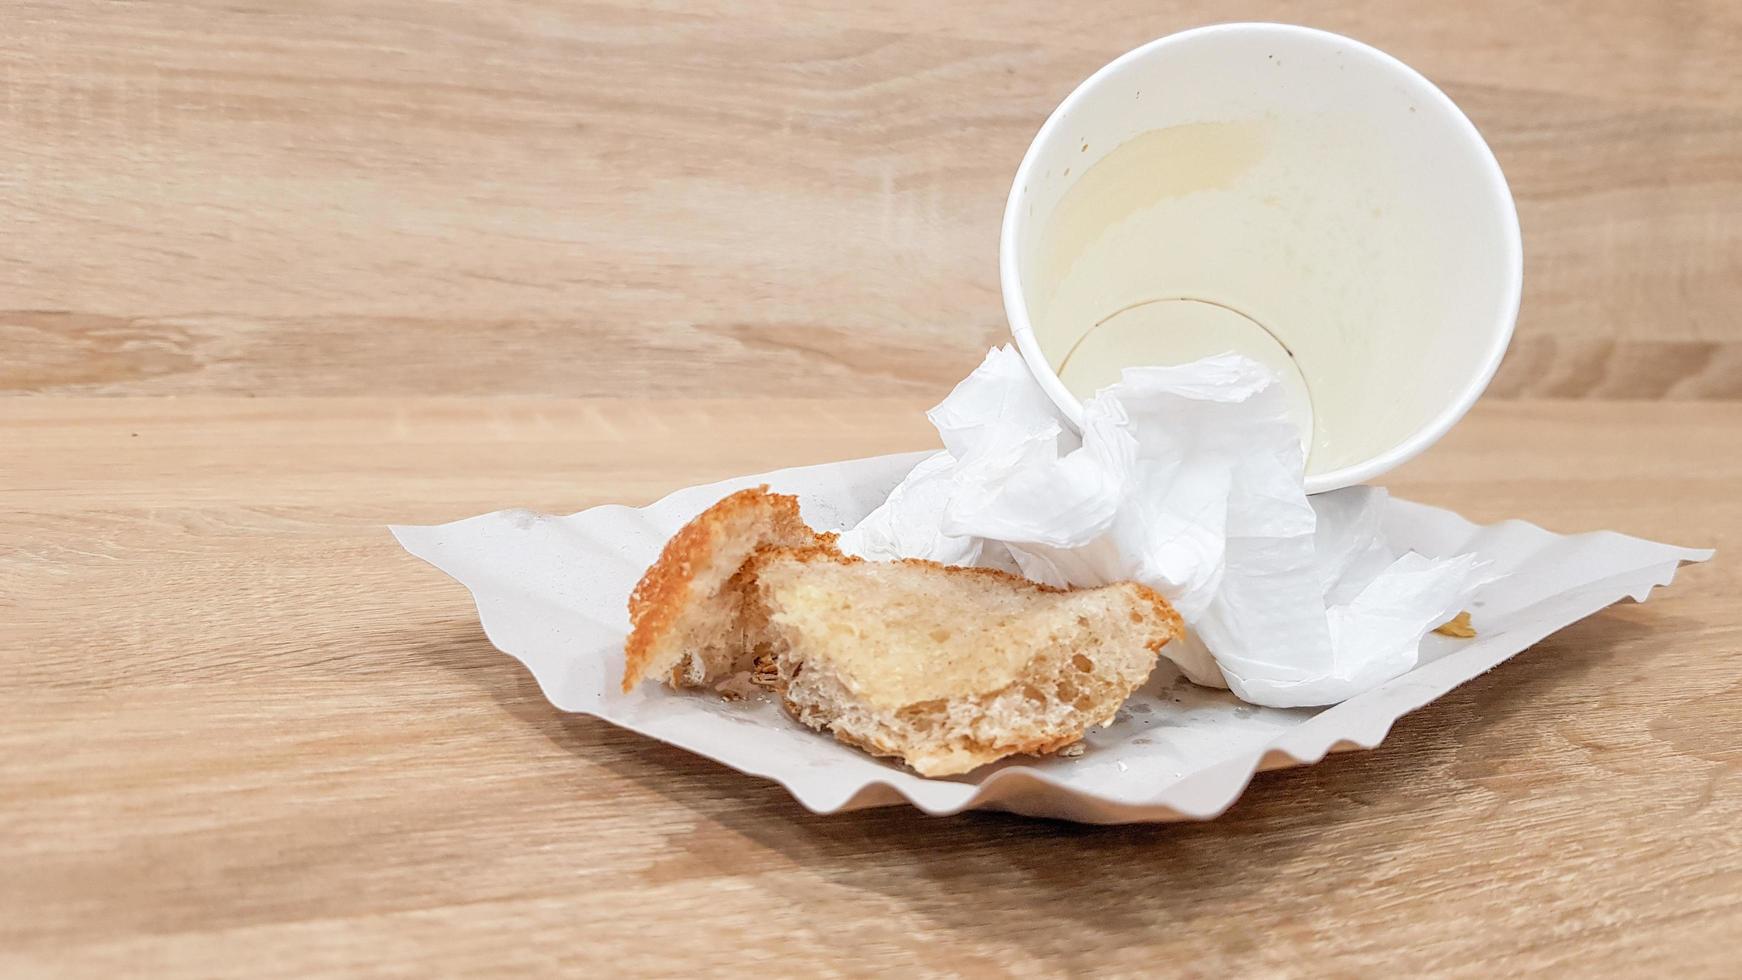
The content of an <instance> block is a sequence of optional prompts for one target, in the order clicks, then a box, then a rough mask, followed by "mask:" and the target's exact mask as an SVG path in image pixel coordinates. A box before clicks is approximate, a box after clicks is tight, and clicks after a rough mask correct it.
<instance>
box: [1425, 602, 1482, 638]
mask: <svg viewBox="0 0 1742 980" xmlns="http://www.w3.org/2000/svg"><path fill="white" fill-rule="evenodd" d="M1434 632H1435V633H1438V634H1440V635H1441V636H1455V637H1457V638H1458V639H1460V640H1468V639H1470V638H1471V637H1473V636H1475V635H1476V627H1474V626H1471V625H1470V612H1469V610H1467V609H1466V610H1465V611H1463V612H1461V613H1459V614H1457V615H1456V616H1453V617H1452V619H1451V622H1448V623H1441V624H1440V625H1438V626H1436V627H1434Z"/></svg>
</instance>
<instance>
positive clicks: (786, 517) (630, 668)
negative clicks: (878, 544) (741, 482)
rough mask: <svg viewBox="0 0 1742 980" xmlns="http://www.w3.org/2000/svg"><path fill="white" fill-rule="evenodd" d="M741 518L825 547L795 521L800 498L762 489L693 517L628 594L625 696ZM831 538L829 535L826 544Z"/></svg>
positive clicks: (771, 533)
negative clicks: (698, 580)
mask: <svg viewBox="0 0 1742 980" xmlns="http://www.w3.org/2000/svg"><path fill="white" fill-rule="evenodd" d="M745 519H755V520H758V521H760V522H761V524H760V527H761V528H762V530H763V531H764V533H766V534H767V535H768V537H769V539H770V540H791V539H802V538H804V537H811V538H815V539H816V540H818V541H819V544H818V545H817V546H816V547H824V546H825V543H822V542H824V539H823V538H822V536H819V535H817V534H815V532H813V531H811V529H810V528H809V526H807V525H806V524H805V522H804V519H803V518H801V517H800V516H799V510H798V498H797V497H794V496H791V495H789V494H781V493H769V492H768V487H767V486H766V485H763V486H758V487H751V488H750V489H748V490H740V491H738V492H737V493H734V494H730V495H728V496H726V497H724V498H723V499H721V500H720V501H719V502H718V503H716V504H714V505H713V506H712V507H709V508H708V509H707V510H704V511H702V512H701V513H700V514H698V515H696V517H695V519H693V520H691V521H690V522H689V523H688V524H685V525H684V526H683V527H682V528H681V529H680V530H679V531H678V532H677V533H676V534H674V535H672V537H671V540H670V541H667V542H666V543H665V547H664V548H663V549H662V550H661V551H660V553H659V558H658V559H657V560H656V561H654V563H653V564H652V565H651V566H649V567H648V569H647V572H646V574H644V575H642V576H641V581H640V582H639V583H637V584H636V586H635V591H633V592H631V593H630V594H629V623H630V632H629V639H628V640H627V641H626V642H625V643H624V644H623V691H624V693H628V692H629V691H630V690H632V689H633V688H634V687H635V685H637V684H639V683H641V681H642V679H643V678H644V677H646V676H647V674H648V672H649V670H650V669H651V668H652V667H653V663H652V660H653V654H654V650H655V648H656V647H657V645H658V644H659V642H660V641H661V640H663V639H664V638H665V637H666V635H667V634H668V633H669V632H670V631H671V629H672V627H673V626H674V625H675V624H676V622H677V620H678V617H679V615H680V614H681V613H682V612H683V610H684V607H685V606H686V604H688V603H689V602H690V601H691V599H692V597H691V595H690V585H691V583H693V582H694V581H695V578H696V575H697V574H698V573H699V572H701V571H702V570H703V569H706V568H708V567H709V564H710V563H711V562H712V561H713V560H714V556H715V552H716V551H717V549H719V547H720V546H721V545H722V544H724V543H726V542H725V536H726V534H727V532H728V529H729V528H730V527H732V526H733V525H736V524H739V523H741V522H742V521H744V520H745ZM832 539H833V536H832V535H831V536H829V539H828V540H829V541H832Z"/></svg>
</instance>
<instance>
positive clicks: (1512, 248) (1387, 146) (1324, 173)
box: [999, 24, 1523, 493]
mask: <svg viewBox="0 0 1742 980" xmlns="http://www.w3.org/2000/svg"><path fill="white" fill-rule="evenodd" d="M999 262H1000V266H1001V274H1002V281H1003V289H1004V304H1005V309H1006V311H1007V312H1008V314H1009V317H1010V325H1011V329H1012V331H1013V333H1014V334H1015V338H1016V342H1017V346H1018V347H1019V348H1020V349H1021V351H1022V355H1023V357H1024V358H1025V359H1026V360H1027V362H1028V365H1029V367H1030V368H1031V369H1032V370H1033V371H1034V373H1035V376H1036V377H1037V378H1039V380H1040V383H1041V385H1042V386H1043V387H1044V388H1045V389H1046V391H1047V393H1048V394H1049V395H1050V396H1051V397H1052V399H1053V401H1055V402H1056V403H1057V404H1058V405H1059V407H1060V408H1061V409H1062V410H1063V411H1064V412H1065V414H1066V415H1067V416H1068V417H1070V418H1071V419H1072V420H1073V421H1079V420H1080V419H1081V416H1082V402H1081V400H1082V399H1084V398H1087V397H1088V396H1090V395H1092V394H1093V393H1094V392H1095V391H1096V390H1097V389H1099V388H1101V387H1104V386H1106V385H1108V384H1111V383H1112V382H1114V381H1117V380H1118V377H1119V371H1120V370H1121V369H1122V368H1125V367H1132V366H1138V365H1146V364H1180V363H1184V362H1187V361H1191V360H1195V359H1197V358H1199V357H1203V356H1207V355H1210V354H1217V353H1221V352H1224V351H1235V352H1237V353H1241V354H1245V355H1248V356H1250V357H1252V358H1254V359H1256V360H1258V361H1261V362H1263V363H1264V364H1266V365H1269V366H1270V367H1271V368H1272V369H1274V370H1275V371H1276V372H1277V374H1278V375H1279V376H1281V378H1282V379H1283V383H1284V385H1285V386H1286V388H1287V390H1288V393H1289V396H1290V405H1291V408H1292V410H1293V412H1294V415H1295V417H1296V419H1297V420H1298V421H1299V422H1300V423H1301V428H1302V433H1303V444H1304V445H1305V447H1306V450H1307V462H1306V473H1307V490H1308V491H1309V492H1314V493H1316V492H1319V491H1323V490H1331V489H1335V488H1337V487H1343V486H1348V485H1350V484H1354V483H1360V482H1362V481H1364V480H1368V479H1371V478H1372V477H1375V476H1377V475H1379V474H1381V473H1383V472H1385V471H1387V470H1389V469H1391V468H1392V467H1394V466H1396V465H1397V464H1399V463H1401V462H1403V461H1404V460H1406V459H1409V458H1410V457H1411V456H1414V455H1415V454H1416V453H1419V452H1421V451H1422V450H1423V449H1426V448H1427V447H1428V446H1429V445H1431V444H1432V443H1433V442H1434V441H1435V440H1437V439H1438V438H1439V437H1440V436H1442V435H1444V434H1445V432H1446V430H1448V429H1450V428H1451V427H1452V425H1453V424H1454V423H1455V422H1457V420H1458V419H1459V418H1461V417H1462V416H1463V414H1464V413H1465V412H1466V411H1468V410H1469V408H1470V406H1471V405H1472V404H1473V403H1474V402H1475V401H1476V399H1477V397H1478V396H1480V395H1481V393H1482V389H1483V388H1485V387H1487V384H1488V381H1489V379H1490V378H1492V377H1493V376H1494V370H1495V368H1497V367H1498V366H1499V364H1500V358H1501V356H1502V355H1503V354H1504V353H1505V351H1506V345H1507V343H1508V341H1509V340H1510V339H1511V337H1512V327H1513V323H1514V321H1515V320H1516V319H1517V316H1518V299H1519V293H1520V289H1521V287H1522V283H1523V251H1522V246H1521V243H1520V240H1519V230H1518V213H1517V210H1516V209H1515V208H1514V206H1513V202H1512V195H1511V192H1510V191H1509V190H1508V189H1507V186H1506V179H1505V177H1504V176H1502V175H1501V173H1500V166H1499V164H1498V163H1496V162H1495V160H1494V154H1493V153H1492V152H1491V151H1490V150H1489V149H1488V145H1487V144H1486V143H1484V142H1483V141H1482V137H1481V135H1480V134H1478V133H1477V132H1476V127H1475V126H1473V125H1471V123H1470V120H1469V119H1467V118H1466V117H1465V116H1464V114H1463V113H1462V112H1460V111H1459V110H1458V107H1457V106H1456V105H1453V104H1452V101H1451V99H1449V98H1447V97H1446V96H1445V94H1444V93H1442V92H1441V91H1440V90H1439V89H1437V88H1435V87H1434V86H1433V84H1432V83H1430V82H1429V81H1428V80H1427V79H1425V78H1423V77H1422V76H1421V75H1420V74H1418V73H1416V72H1415V71H1414V70H1412V69H1411V68H1409V67H1408V66H1407V65H1405V64H1403V63H1402V62H1400V61H1398V60H1397V59H1395V58H1392V57H1391V56H1389V55H1387V54H1384V53H1383V52H1380V51H1378V50H1376V49H1374V48H1371V47H1368V46H1367V45H1365V44H1361V43H1359V42H1357V41H1352V40H1350V39H1348V38H1345V37H1340V36H1338V35H1335V34H1328V33H1325V32H1323V31H1315V30H1309V29H1307V28H1302V27H1289V26H1284V25H1279V24H1226V25H1221V26H1216V27H1206V28H1201V29H1198V30H1192V31H1186V32H1184V33H1182V34H1175V35H1172V36H1171V37H1165V38H1162V39H1161V40H1158V41H1154V42H1151V43H1149V44H1146V45H1144V46H1143V47H1141V48H1138V49H1137V50H1135V51H1132V52H1130V53H1128V54H1126V55H1124V56H1123V57H1120V58H1119V59H1118V60H1116V61H1114V62H1113V63H1112V64H1109V65H1108V66H1106V67H1105V68H1103V69H1101V70H1100V71H1098V72H1096V73H1095V74H1094V75H1093V76H1092V77H1091V78H1089V80H1088V81H1086V82H1084V83H1083V84H1082V85H1080V86H1078V87H1077V90H1076V91H1074V92H1072V93H1071V94H1070V96H1069V97H1068V98H1066V99H1065V101H1064V103H1063V104H1062V105H1060V106H1059V107H1058V109H1057V111H1055V112H1054V113H1053V114H1052V117H1051V118H1049V119H1048V120H1047V121H1046V124H1045V125H1043V126H1042V127H1041V129H1040V133H1039V135H1038V136H1036V137H1035V140H1034V144H1033V145H1032V146H1031V147H1029V150H1028V154H1027V156H1025V157H1024V158H1023V160H1022V166H1021V167H1020V168H1019V169H1018V170H1017V172H1016V182H1015V184H1014V186H1013V187H1012V188H1011V193H1010V200H1009V203H1008V205H1007V206H1006V209H1005V212H1004V228H1003V238H1002V242H1001V246H1000V252H999Z"/></svg>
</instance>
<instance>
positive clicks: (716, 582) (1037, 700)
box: [623, 487, 1181, 776]
mask: <svg viewBox="0 0 1742 980" xmlns="http://www.w3.org/2000/svg"><path fill="white" fill-rule="evenodd" d="M629 618H630V621H631V623H632V624H633V631H632V632H631V633H630V636H629V639H628V642H627V643H626V644H625V648H624V653H625V664H624V675H623V690H624V691H626V692H627V691H629V690H630V689H632V688H633V687H634V686H635V685H636V684H638V683H640V682H641V681H642V680H643V679H645V678H648V677H661V678H664V679H665V680H666V681H667V682H668V683H670V684H671V685H672V686H674V687H696V686H702V685H707V684H712V683H714V682H716V681H720V680H723V679H726V678H731V677H734V676H736V675H738V674H739V673H740V672H743V671H748V672H749V677H748V679H749V680H750V681H751V682H753V683H756V684H758V685H761V686H763V687H766V688H769V689H771V690H773V691H775V692H776V693H778V694H779V695H780V697H781V700H782V702H783V703H784V704H785V705H786V708H787V710H788V711H789V712H790V713H791V714H792V715H793V716H794V717H795V718H797V719H798V720H800V721H802V722H804V723H805V724H807V725H810V726H811V727H813V728H818V729H822V730H827V731H830V732H832V733H834V735H835V737H836V738H838V739H840V740H841V741H842V742H845V743H847V744H849V745H855V746H858V747H860V748H863V749H865V750H866V751H869V752H872V753H875V754H877V755H885V756H894V757H896V758H900V759H902V760H904V761H906V762H907V763H908V764H909V765H910V766H912V767H913V768H914V769H915V770H917V771H918V772H920V773H921V774H923V775H927V776H946V775H955V774H958V773H964V772H968V771H969V770H971V769H974V768H976V767H978V766H981V765H984V764H986V763H988V762H993V761H996V760H998V759H1002V758H1004V757H1006V756H1010V755H1015V754H1018V753H1024V752H1027V753H1037V754H1038V753H1046V752H1052V751H1056V750H1058V749H1061V748H1064V747H1065V746H1067V745H1071V744H1073V743H1075V742H1077V741H1078V740H1079V739H1081V738H1082V736H1083V733H1084V732H1085V731H1087V729H1088V728H1089V726H1091V725H1095V724H1105V723H1106V722H1108V721H1110V720H1111V719H1112V717H1113V715H1114V713H1115V712H1116V711H1117V710H1118V708H1119V706H1120V705H1121V704H1123V703H1124V701H1125V699H1126V698H1127V697H1129V696H1130V695H1131V693H1132V692H1133V691H1135V690H1136V689H1137V688H1138V687H1139V686H1141V685H1142V684H1143V681H1144V680H1145V679H1146V678H1147V677H1148V676H1149V673H1150V671H1151V669H1153V668H1154V666H1155V663H1156V659H1157V656H1158V654H1159V651H1160V650H1161V647H1162V645H1163V644H1165V643H1167V642H1168V640H1170V639H1172V638H1173V637H1174V636H1176V635H1178V634H1179V633H1180V631H1181V626H1180V621H1179V616H1178V614H1176V613H1175V612H1174V610H1173V608H1172V607H1171V606H1169V605H1168V604H1167V601H1166V600H1165V599H1163V598H1162V597H1161V596H1160V595H1158V594H1156V593H1155V592H1154V591H1152V590H1151V589H1149V588H1147V587H1145V586H1142V585H1138V584H1136V583H1133V582H1123V583H1119V584H1117V585H1109V586H1104V587H1102V588H1098V589H1077V590H1060V589H1054V588H1050V587H1048V586H1044V585H1038V584H1036V583H1034V582H1030V581H1028V580H1027V579H1023V578H1020V577H1018V576H1015V575H1010V574H1007V573H1005V572H1000V571H994V570H991V569H981V568H958V567H953V566H946V565H939V564H937V563H935V562H929V561H917V560H909V561H899V562H887V563H884V562H867V561H864V560H861V559H859V558H852V557H848V556H845V555H843V554H841V553H840V551H839V550H838V549H837V548H836V547H835V536H834V535H832V534H817V533H816V532H814V531H812V530H811V529H810V528H809V527H807V526H806V525H805V524H804V522H803V520H801V519H800V517H799V512H798V501H797V500H796V499H795V498H793V497H789V496H782V495H779V494H770V493H768V492H767V488H766V487H758V488H755V489H752V490H744V491H740V492H738V493H735V494H732V495H731V496H729V497H726V498H725V499H724V500H721V501H720V502H719V503H717V504H715V505H714V506H712V507H710V508H708V509H707V510H706V511H704V512H702V514H701V515H699V516H698V517H696V519H695V520H693V521H691V522H690V523H689V524H688V525H686V526H685V527H684V528H683V529H682V530H681V531H679V532H678V533H677V534H676V535H675V536H674V537H673V538H672V539H671V541H669V542H668V543H667V544H666V546H665V549H664V551H662V552H661V553H660V556H659V560H658V561H656V562H654V564H653V566H652V567H651V568H649V569H648V570H647V573H646V575H644V576H643V577H642V579H641V582H640V584H638V585H637V586H636V587H635V591H634V593H633V594H632V595H631V596H630V599H629Z"/></svg>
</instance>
